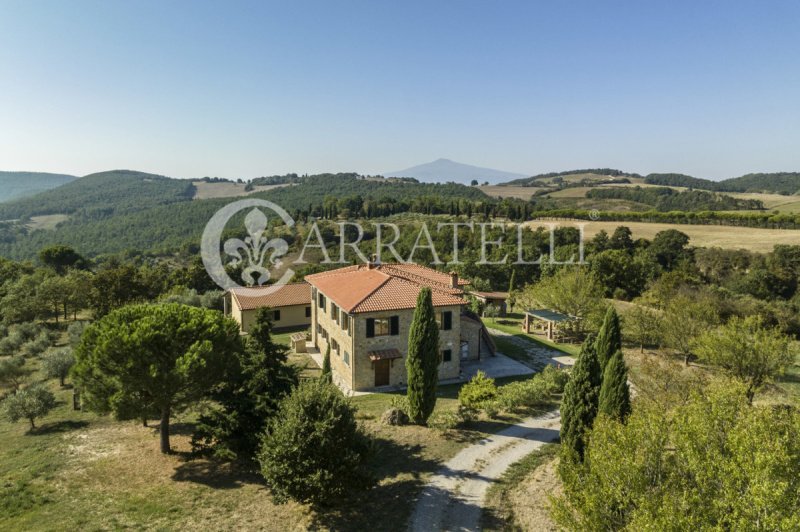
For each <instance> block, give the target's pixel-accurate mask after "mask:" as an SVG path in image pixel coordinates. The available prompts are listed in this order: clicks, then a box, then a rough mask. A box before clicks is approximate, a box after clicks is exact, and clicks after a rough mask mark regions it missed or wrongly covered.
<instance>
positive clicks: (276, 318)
mask: <svg viewBox="0 0 800 532" xmlns="http://www.w3.org/2000/svg"><path fill="white" fill-rule="evenodd" d="M275 321H281V311H280V310H276V311H275Z"/></svg>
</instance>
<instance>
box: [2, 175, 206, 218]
mask: <svg viewBox="0 0 800 532" xmlns="http://www.w3.org/2000/svg"><path fill="white" fill-rule="evenodd" d="M193 196H194V186H193V185H192V183H191V182H189V181H184V180H180V179H170V178H168V177H164V176H158V175H153V174H146V173H143V172H135V171H131V170H112V171H110V172H101V173H97V174H90V175H87V176H85V177H81V178H78V179H75V180H73V181H70V182H69V183H67V184H65V185H62V186H60V187H58V188H54V189H51V190H47V191H45V192H41V193H39V194H36V195H34V196H30V197H27V198H22V199H18V200H15V201H10V202H6V203H2V204H0V220H13V219H18V218H29V217H31V216H38V215H43V214H68V215H76V216H80V217H83V218H91V219H98V218H105V217H108V216H111V215H113V214H120V213H125V212H134V211H139V210H142V209H146V208H150V207H153V206H155V205H164V204H169V203H176V202H181V201H189V200H191V199H192V197H193Z"/></svg>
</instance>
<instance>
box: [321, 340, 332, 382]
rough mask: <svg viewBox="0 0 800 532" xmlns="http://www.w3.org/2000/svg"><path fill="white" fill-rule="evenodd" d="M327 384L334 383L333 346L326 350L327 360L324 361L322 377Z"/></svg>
mask: <svg viewBox="0 0 800 532" xmlns="http://www.w3.org/2000/svg"><path fill="white" fill-rule="evenodd" d="M320 377H322V378H323V379H324V380H326V381H327V382H332V381H333V372H332V370H331V346H330V345H329V346H328V349H326V350H325V358H323V359H322V375H320Z"/></svg>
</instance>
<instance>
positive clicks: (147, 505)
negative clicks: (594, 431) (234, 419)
mask: <svg viewBox="0 0 800 532" xmlns="http://www.w3.org/2000/svg"><path fill="white" fill-rule="evenodd" d="M289 334H290V333H281V334H276V335H275V340H276V341H279V342H282V343H285V342H287V341H288V336H289ZM62 342H63V339H62ZM295 361H297V360H295ZM27 364H30V367H32V368H34V369H37V373H35V374H34V375H33V377H32V378H34V379H36V380H42V379H43V376H42V375H41V374H40V373H39V372H38V362H37V359H31V360H29V361H28V362H27ZM522 378H525V377H522ZM511 380H514V379H513V378H511V379H502V380H498V384H503V383H505V382H509V381H511ZM47 385H48V386H49V387H50V388H51V390H53V392H54V393H55V394H56V397H57V399H58V405H57V407H56V408H55V409H54V410H53V411H51V412H50V413H49V414H48V415H47V416H46V417H45V418H43V419H41V420H38V421H37V427H38V428H37V429H36V430H33V431H29V430H28V424H27V423H26V422H19V423H14V424H11V423H8V422H7V421H5V420H2V421H0V479H2V481H0V530H55V529H81V530H83V529H86V530H108V529H124V528H136V529H162V530H169V529H177V528H180V529H186V530H199V529H203V530H222V529H225V530H228V529H246V530H255V529H258V530H275V531H278V530H280V531H283V530H306V529H317V530H329V529H333V530H365V529H370V530H397V529H403V528H404V527H405V523H406V522H407V520H408V516H409V514H410V512H411V509H412V506H413V504H414V497H415V495H416V493H417V492H418V490H419V489H421V487H422V486H423V485H424V483H425V481H426V478H427V477H428V476H429V475H431V474H432V473H433V472H434V471H436V470H438V469H439V467H441V464H442V463H444V462H445V461H447V460H448V459H449V458H451V457H452V456H454V455H455V454H456V453H457V452H458V451H459V450H461V449H462V448H464V447H465V446H467V445H470V444H472V443H475V442H477V441H479V440H480V439H481V438H483V437H485V435H486V434H487V433H491V432H496V431H498V430H502V429H504V428H506V427H508V425H509V423H511V422H513V421H514V420H516V419H518V418H517V417H513V416H509V417H502V418H498V419H492V420H486V419H482V420H478V421H475V422H472V423H470V424H468V425H467V426H466V427H464V428H459V429H457V430H450V431H446V432H441V431H437V430H434V429H430V428H426V427H419V426H403V427H392V426H386V425H383V424H381V423H380V421H379V420H380V416H381V414H382V413H383V412H384V411H385V410H386V409H387V408H389V406H391V403H392V400H393V398H394V397H395V396H396V395H397V394H390V393H381V394H371V395H364V396H359V397H355V398H353V399H352V403H353V405H354V406H355V407H356V408H357V418H358V420H359V422H360V423H362V424H363V426H364V428H365V430H366V431H367V432H369V433H370V434H371V435H372V437H373V441H374V450H375V452H374V455H373V457H372V459H371V462H370V470H371V471H372V473H373V475H374V478H375V481H376V485H375V486H374V487H373V488H372V489H370V490H368V491H364V492H357V493H354V494H352V495H350V496H348V497H347V498H346V500H344V501H337V502H336V503H335V504H331V505H330V506H329V507H324V508H311V507H309V506H306V505H300V504H296V503H288V504H284V505H276V504H274V503H273V502H272V500H271V497H270V493H269V488H268V487H267V486H266V485H265V484H264V483H263V481H262V480H261V479H260V477H259V476H258V475H257V474H255V473H252V472H246V471H242V470H237V469H235V468H232V467H231V466H229V465H228V464H225V463H220V462H215V461H211V460H206V459H191V457H190V454H189V452H190V450H191V445H190V437H191V431H192V426H193V423H194V420H195V419H196V416H197V412H198V411H199V410H200V409H201V408H202V406H201V405H198V408H197V409H195V410H193V411H191V412H188V413H184V414H179V415H177V416H176V417H175V418H174V421H173V425H172V437H171V440H172V447H173V449H174V451H175V452H174V453H173V454H171V455H162V454H161V453H160V452H159V451H158V438H159V436H158V427H157V423H156V422H151V424H150V426H149V427H143V426H142V425H141V422H133V421H124V422H118V421H115V420H113V419H112V418H110V417H104V416H98V415H95V414H93V413H89V412H80V411H74V410H73V409H72V390H71V389H70V388H69V387H66V388H60V387H59V386H58V384H57V382H56V381H54V380H50V381H47ZM459 387H460V386H459V385H447V386H442V387H441V388H440V389H439V391H438V397H439V400H438V402H437V406H436V409H437V411H442V410H454V409H455V408H457V404H458V401H457V396H458V390H459ZM0 392H2V390H0ZM520 415H522V414H520ZM370 508H380V512H381V521H380V522H376V521H375V519H374V515H375V514H374V512H371V511H368V509H370Z"/></svg>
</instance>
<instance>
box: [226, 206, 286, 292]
mask: <svg viewBox="0 0 800 532" xmlns="http://www.w3.org/2000/svg"><path fill="white" fill-rule="evenodd" d="M244 227H245V229H247V234H248V235H250V236H247V237H245V239H244V240H242V239H240V238H230V239H228V240H227V241H226V242H225V244H224V246H223V248H224V250H225V253H227V254H228V255H230V256H231V257H233V258H234V260H233V264H234V265H239V264H244V266H245V267H244V268H243V269H242V281H244V282H245V283H246V284H248V285H254V284H258V285H262V284H264V283H266V282H267V281H269V279H270V273H269V268H268V267H265V266H264V261H265V260H267V261H268V263H269V264H271V265H272V266H273V267H275V268H280V267H281V266H282V265H283V263H282V262H281V260H280V257H283V256H284V255H286V253H287V252H288V251H289V244H287V243H286V241H285V240H284V239H282V238H273V239H271V240H267V237H266V236H265V231H266V229H267V217H266V216H264V213H263V212H261V211H260V210H258V209H253V210H252V211H250V212H249V213H248V214H247V216H246V217H245V219H244ZM269 250H273V251H272V253H271V254H269V257H267V253H268V252H269ZM243 253H244V256H243V255H242V254H243ZM245 258H246V261H245ZM256 275H258V276H257V277H256Z"/></svg>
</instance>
